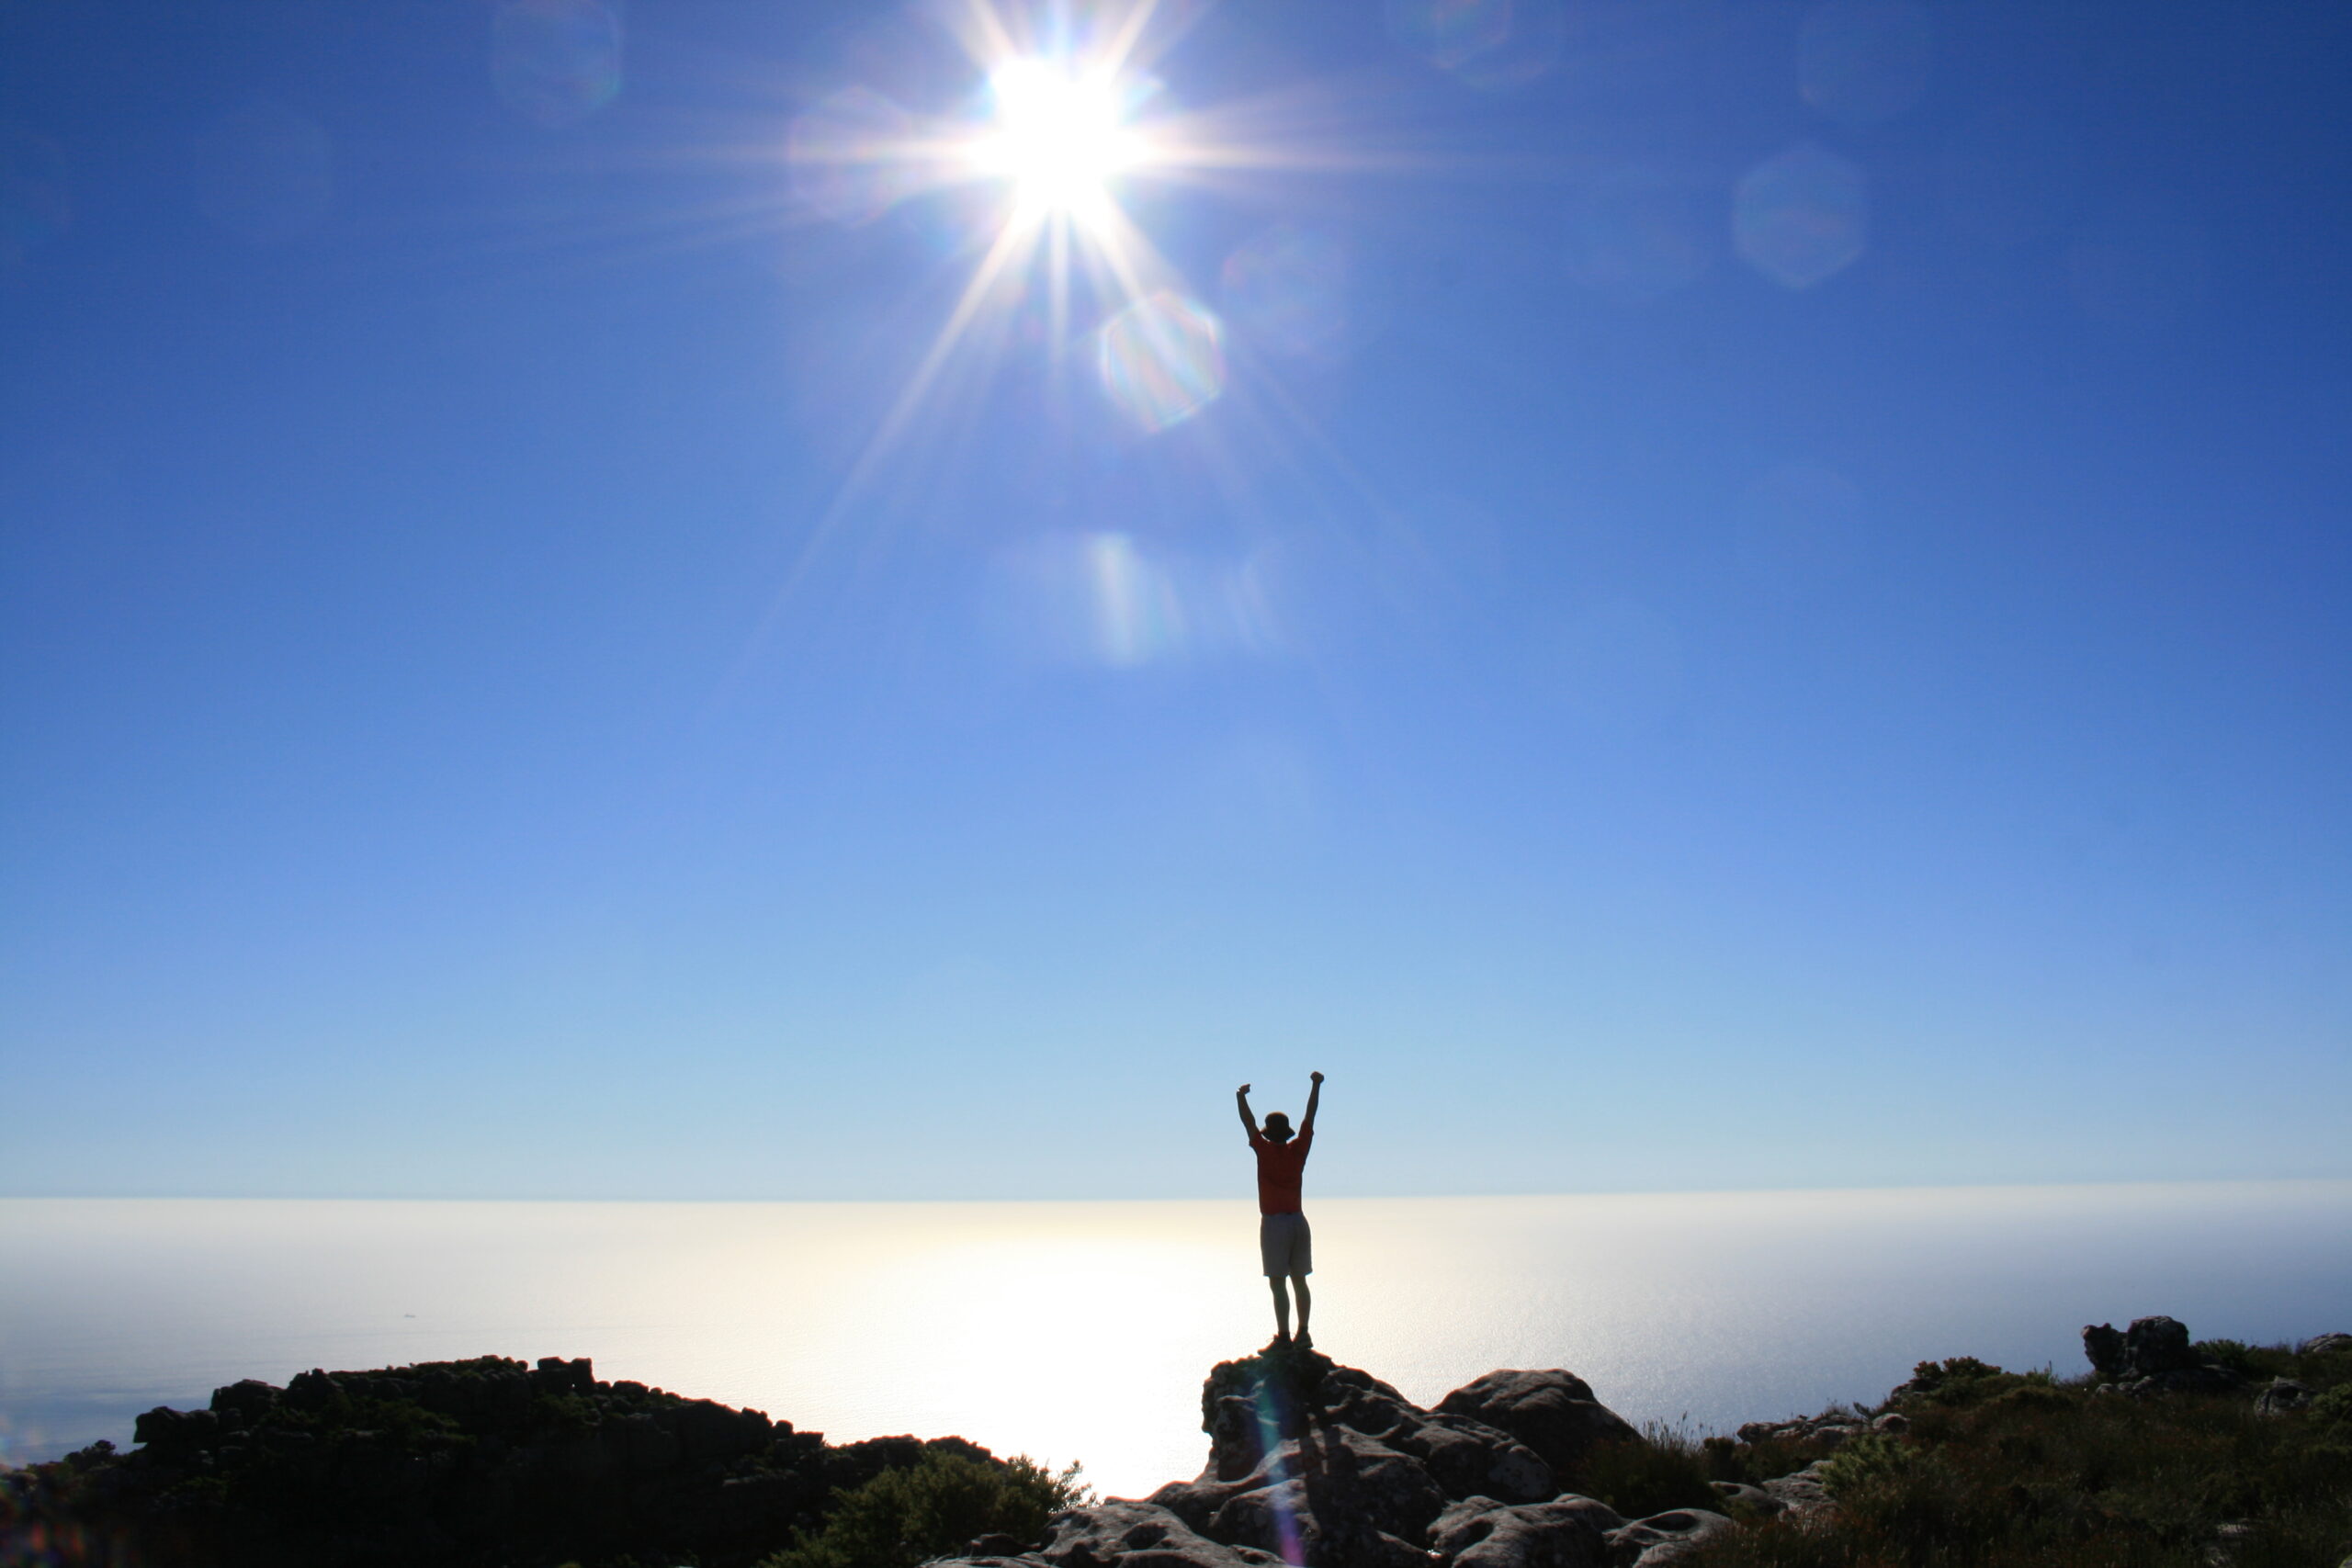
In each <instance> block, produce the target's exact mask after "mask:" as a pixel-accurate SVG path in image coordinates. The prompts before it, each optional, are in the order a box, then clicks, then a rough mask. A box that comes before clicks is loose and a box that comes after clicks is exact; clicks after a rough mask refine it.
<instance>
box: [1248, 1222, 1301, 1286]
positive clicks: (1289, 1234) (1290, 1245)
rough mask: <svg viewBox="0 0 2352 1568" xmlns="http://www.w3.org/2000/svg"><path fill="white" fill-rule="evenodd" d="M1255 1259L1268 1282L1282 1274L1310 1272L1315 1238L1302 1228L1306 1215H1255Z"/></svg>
mask: <svg viewBox="0 0 2352 1568" xmlns="http://www.w3.org/2000/svg"><path fill="white" fill-rule="evenodd" d="M1258 1259H1259V1261H1260V1262H1261V1263H1263V1264H1264V1265H1265V1266H1266V1278H1267V1279H1269V1280H1275V1279H1280V1278H1281V1277H1282V1276H1283V1275H1284V1274H1312V1273H1314V1272H1315V1235H1314V1233H1313V1232H1312V1231H1310V1230H1308V1229H1307V1228H1306V1215H1305V1214H1261V1215H1259V1216H1258Z"/></svg>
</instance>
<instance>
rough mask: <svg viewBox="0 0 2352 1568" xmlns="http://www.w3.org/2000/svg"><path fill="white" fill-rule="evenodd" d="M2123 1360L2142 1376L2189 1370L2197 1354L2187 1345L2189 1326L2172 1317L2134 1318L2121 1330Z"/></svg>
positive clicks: (2132, 1370) (2128, 1366)
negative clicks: (2127, 1326) (2128, 1325)
mask: <svg viewBox="0 0 2352 1568" xmlns="http://www.w3.org/2000/svg"><path fill="white" fill-rule="evenodd" d="M2123 1362H2124V1367H2125V1370H2126V1371H2131V1372H2134V1373H2137V1374H2138V1375H2139V1376H2141V1377H2154V1376H2156V1375H2158V1374H2159V1373H2163V1372H2185V1371H2190V1370H2191V1369H2193V1368H2195V1367H2196V1365H2197V1356H2196V1353H2195V1352H2194V1351H2192V1350H2190V1349H2189V1348H2188V1325H2187V1324H2185V1323H2182V1322H2181V1321H2180V1320H2179V1319H2178V1318H2172V1317H2135V1318H2133V1319H2132V1320H2131V1327H2130V1328H2128V1329H2126V1330H2124V1333H2123Z"/></svg>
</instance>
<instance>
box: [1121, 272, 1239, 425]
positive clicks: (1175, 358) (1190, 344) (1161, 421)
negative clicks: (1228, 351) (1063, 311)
mask: <svg viewBox="0 0 2352 1568" xmlns="http://www.w3.org/2000/svg"><path fill="white" fill-rule="evenodd" d="M1097 368H1098V369H1099V370H1100V372H1101V374H1102V377H1103V390H1104V391H1105V392H1107V393H1109V394H1110V397H1111V400H1112V401H1113V402H1114V403H1115V404H1117V405H1118V407H1119V408H1120V410H1121V411H1122V412H1125V414H1126V415H1127V416H1128V417H1129V418H1130V419H1132V420H1134V421H1135V422H1136V423H1137V424H1140V425H1141V426H1143V427H1144V429H1146V430H1165V429H1167V428H1168V427H1169V426H1170V425H1171V424H1175V423H1179V422H1181V421H1183V420H1187V419H1190V418H1191V417H1192V416H1193V415H1194V414H1196V413H1198V412H1200V411H1201V410H1202V409H1204V408H1206V407H1207V406H1208V405H1209V404H1210V403H1212V402H1214V401H1216V399H1217V398H1218V397H1219V396H1220V395H1221V394H1222V393H1223V392H1224V391H1225V329H1224V328H1223V326H1221V325H1220V324H1219V323H1218V321H1217V319H1216V317H1215V316H1213V315H1211V314H1210V313H1209V312H1208V310H1206V309H1205V308H1204V307H1203V306H1201V305H1199V304H1197V303H1195V302H1194V301H1193V300H1191V299H1185V298H1183V297H1182V295H1179V294H1176V293H1174V292H1172V291H1170V290H1168V289H1164V288H1163V289H1161V290H1159V292H1158V293H1155V294H1153V295H1152V296H1151V297H1150V298H1149V299H1139V300H1137V301H1136V303H1134V304H1132V305H1130V306H1128V307H1127V308H1126V309H1125V310H1122V311H1120V312H1119V313H1118V314H1117V315H1116V316H1114V317H1113V318H1112V319H1111V321H1109V322H1108V323H1107V324H1106V325H1105V326H1104V327H1103V337H1102V346H1101V350H1100V358H1099V360H1098V363H1097Z"/></svg>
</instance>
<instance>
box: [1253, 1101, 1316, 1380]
mask: <svg viewBox="0 0 2352 1568" xmlns="http://www.w3.org/2000/svg"><path fill="white" fill-rule="evenodd" d="M1307 1077H1309V1078H1311V1079H1313V1080H1314V1085H1315V1087H1314V1088H1312V1089H1308V1090H1307V1091H1306V1120H1305V1121H1304V1122H1301V1123H1300V1124H1299V1129H1298V1136H1297V1137H1296V1138H1293V1137H1292V1136H1291V1131H1290V1118H1289V1117H1287V1116H1285V1115H1283V1113H1282V1112H1281V1111H1268V1112H1266V1130H1265V1131H1264V1132H1262V1133H1261V1132H1260V1131H1259V1130H1258V1119H1257V1118H1256V1117H1254V1116H1252V1115H1250V1086H1249V1085H1248V1084H1243V1085H1242V1086H1241V1087H1240V1088H1239V1089H1237V1090H1236V1091H1235V1092H1234V1096H1233V1100H1234V1103H1235V1104H1236V1105H1238V1106H1239V1107H1240V1110H1241V1124H1242V1125H1243V1126H1244V1127H1246V1128H1248V1129H1249V1130H1250V1153H1252V1154H1254V1155H1256V1156H1258V1257H1259V1258H1260V1260H1261V1261H1262V1262H1263V1263H1264V1264H1265V1266H1266V1283H1267V1285H1268V1286H1269V1287H1270V1288H1272V1291H1273V1292H1274V1337H1275V1338H1276V1339H1278V1340H1281V1341H1283V1342H1285V1343H1287V1342H1288V1341H1289V1339H1290V1292H1291V1291H1292V1290H1295V1291H1296V1292H1298V1342H1299V1344H1301V1345H1302V1346H1305V1345H1312V1344H1314V1343H1315V1341H1314V1339H1313V1337H1311V1336H1309V1335H1308V1334H1307V1332H1306V1314H1308V1313H1309V1312H1311V1311H1313V1310H1314V1306H1315V1298H1314V1297H1312V1296H1310V1295H1308V1294H1307V1293H1306V1277H1307V1276H1308V1275H1309V1274H1312V1273H1314V1272H1315V1237H1314V1235H1313V1234H1312V1233H1310V1232H1309V1231H1308V1230H1307V1228H1306V1214H1304V1213H1301V1212H1300V1209H1301V1204H1300V1201H1299V1196H1298V1187H1299V1179H1300V1177H1301V1176H1303V1175H1304V1174H1305V1173H1306V1151H1307V1150H1308V1149H1310V1148H1312V1147H1314V1145H1315V1106H1316V1102H1317V1100H1321V1099H1322V1098H1323V1075H1322V1074H1321V1073H1309V1074H1308V1075H1307ZM1285 1280H1287V1281H1288V1288H1287V1289H1286V1288H1285V1286H1284V1281H1285Z"/></svg>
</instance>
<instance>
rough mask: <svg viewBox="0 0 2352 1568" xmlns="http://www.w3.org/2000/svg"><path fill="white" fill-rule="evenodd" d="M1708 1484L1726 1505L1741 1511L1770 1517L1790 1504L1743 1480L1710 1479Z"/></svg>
mask: <svg viewBox="0 0 2352 1568" xmlns="http://www.w3.org/2000/svg"><path fill="white" fill-rule="evenodd" d="M1707 1484H1708V1486H1710V1487H1711V1488H1713V1491H1714V1494H1715V1495H1716V1496H1718V1497H1721V1498H1722V1499H1723V1500H1724V1506H1725V1507H1726V1508H1731V1509H1734V1510H1736V1511H1737V1512H1740V1513H1747V1514H1760V1515H1763V1516H1766V1517H1770V1516H1771V1515H1773V1514H1777V1513H1779V1512H1780V1511H1781V1509H1783V1508H1785V1507H1787V1506H1788V1505H1787V1504H1786V1503H1783V1502H1781V1500H1780V1499H1779V1498H1778V1497H1775V1496H1773V1495H1771V1494H1770V1492H1767V1491H1765V1490H1764V1488H1762V1487H1761V1486H1750V1485H1748V1484H1747V1483H1745V1482H1741V1481H1710V1482H1708V1483H1707Z"/></svg>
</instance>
